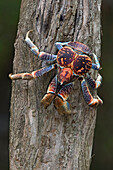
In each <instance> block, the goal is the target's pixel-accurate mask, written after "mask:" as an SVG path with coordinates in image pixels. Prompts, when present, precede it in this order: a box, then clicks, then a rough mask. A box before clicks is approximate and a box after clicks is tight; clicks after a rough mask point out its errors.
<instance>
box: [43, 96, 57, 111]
mask: <svg viewBox="0 0 113 170" xmlns="http://www.w3.org/2000/svg"><path fill="white" fill-rule="evenodd" d="M54 97H55V96H54V94H52V93H47V94H46V95H45V96H44V97H43V99H42V100H41V104H43V105H44V108H45V109H46V108H47V107H48V106H49V105H50V104H51V102H52V100H53V99H54Z"/></svg>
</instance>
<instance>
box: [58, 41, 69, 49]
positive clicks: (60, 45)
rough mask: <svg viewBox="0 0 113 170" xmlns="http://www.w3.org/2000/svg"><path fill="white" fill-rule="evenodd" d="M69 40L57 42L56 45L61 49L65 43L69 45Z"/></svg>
mask: <svg viewBox="0 0 113 170" xmlns="http://www.w3.org/2000/svg"><path fill="white" fill-rule="evenodd" d="M68 43H69V42H56V43H55V45H56V47H57V48H58V50H60V49H61V48H63V45H68Z"/></svg>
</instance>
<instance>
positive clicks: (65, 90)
mask: <svg viewBox="0 0 113 170" xmlns="http://www.w3.org/2000/svg"><path fill="white" fill-rule="evenodd" d="M72 87H73V84H72V83H70V84H67V85H65V86H63V87H62V88H61V89H60V91H59V92H58V93H57V95H56V97H55V99H54V105H55V107H56V109H57V110H58V112H59V113H60V114H70V113H71V110H70V106H69V103H68V102H67V101H66V100H67V99H68V97H69V94H70V93H71V90H72Z"/></svg>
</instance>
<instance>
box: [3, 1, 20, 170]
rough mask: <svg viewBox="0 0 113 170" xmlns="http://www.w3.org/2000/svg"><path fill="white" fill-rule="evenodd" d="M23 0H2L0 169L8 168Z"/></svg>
mask: <svg viewBox="0 0 113 170" xmlns="http://www.w3.org/2000/svg"><path fill="white" fill-rule="evenodd" d="M20 2H21V0H17V1H15V0H0V170H7V169H8V138H9V136H8V131H9V101H10V91H11V84H10V80H9V78H8V73H10V72H11V69H12V60H13V56H14V48H13V46H14V41H15V36H16V32H17V23H18V18H19V10H20Z"/></svg>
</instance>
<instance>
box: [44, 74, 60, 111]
mask: <svg viewBox="0 0 113 170" xmlns="http://www.w3.org/2000/svg"><path fill="white" fill-rule="evenodd" d="M56 88H57V76H55V77H54V78H53V79H52V81H51V83H50V84H49V87H48V89H47V93H46V94H45V96H44V97H43V99H42V100H41V104H43V105H44V107H45V109H46V108H47V107H48V106H49V105H50V104H51V102H52V100H53V99H54V97H55V94H56Z"/></svg>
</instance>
